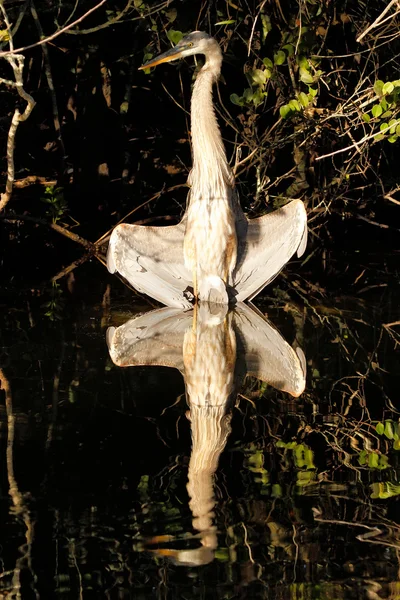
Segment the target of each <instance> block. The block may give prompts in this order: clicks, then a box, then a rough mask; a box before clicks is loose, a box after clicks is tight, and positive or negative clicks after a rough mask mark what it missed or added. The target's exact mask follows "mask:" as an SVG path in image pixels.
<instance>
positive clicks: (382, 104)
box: [381, 98, 388, 112]
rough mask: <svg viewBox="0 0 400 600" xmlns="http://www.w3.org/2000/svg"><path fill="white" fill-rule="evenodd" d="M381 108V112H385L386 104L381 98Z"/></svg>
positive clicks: (384, 99)
mask: <svg viewBox="0 0 400 600" xmlns="http://www.w3.org/2000/svg"><path fill="white" fill-rule="evenodd" d="M381 107H382V110H383V112H385V110H387V109H388V103H387V101H386V98H382V100H381Z"/></svg>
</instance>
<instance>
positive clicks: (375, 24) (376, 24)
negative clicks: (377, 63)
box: [357, 0, 399, 42]
mask: <svg viewBox="0 0 400 600" xmlns="http://www.w3.org/2000/svg"><path fill="white" fill-rule="evenodd" d="M395 4H397V5H399V1H398V0H391V2H389V4H388V5H387V7H386V8H385V9H384V10H383V11H382V12H381V14H380V15H379V17H377V18H376V19H375V21H374V22H373V23H371V25H370V26H369V27H367V29H365V30H364V31H363V33H362V34H361V35H359V36H358V38H357V42H361V40H362V39H363V38H364V37H365V36H366V35H367V33H369V32H370V31H372V29H375V28H376V27H379V25H382V23H383V21H382V18H383V17H384V16H385V15H386V13H387V12H388V11H389V10H390V9H391V8H392V6H394V5H395ZM396 14H397V13H396ZM390 16H392V15H390ZM393 16H394V15H393ZM385 21H386V19H385Z"/></svg>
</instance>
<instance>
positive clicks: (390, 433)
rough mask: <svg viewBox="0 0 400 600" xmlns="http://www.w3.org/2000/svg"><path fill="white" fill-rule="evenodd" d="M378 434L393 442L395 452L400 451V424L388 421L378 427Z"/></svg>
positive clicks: (378, 424)
mask: <svg viewBox="0 0 400 600" xmlns="http://www.w3.org/2000/svg"><path fill="white" fill-rule="evenodd" d="M376 433H377V434H378V435H381V436H384V437H386V438H387V439H388V440H391V441H393V450H400V423H399V422H394V421H393V420H392V419H386V420H385V421H384V422H383V423H382V422H379V423H377V425H376Z"/></svg>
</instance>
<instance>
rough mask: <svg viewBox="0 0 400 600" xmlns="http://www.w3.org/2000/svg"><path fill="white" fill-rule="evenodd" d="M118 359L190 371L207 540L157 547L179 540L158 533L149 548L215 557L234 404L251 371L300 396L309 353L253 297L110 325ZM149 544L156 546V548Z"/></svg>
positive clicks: (192, 466)
mask: <svg viewBox="0 0 400 600" xmlns="http://www.w3.org/2000/svg"><path fill="white" fill-rule="evenodd" d="M107 341H108V346H109V351H110V355H111V358H112V360H113V362H114V363H115V364H116V365H117V366H120V367H128V366H140V365H141V366H143V365H154V366H156V365H159V366H168V367H173V368H176V369H178V370H179V371H180V372H181V373H182V374H183V377H184V380H185V386H186V398H187V403H188V406H189V411H188V413H187V416H188V418H189V420H190V423H191V433H192V452H191V457H190V462H189V471H188V484H187V490H188V494H189V498H190V503H189V506H190V510H191V512H192V515H193V527H194V529H195V530H196V531H197V532H198V534H197V536H196V537H198V538H199V539H200V545H199V547H198V548H194V549H183V550H176V549H172V548H167V549H156V550H155V549H154V550H152V549H151V546H152V545H154V544H159V543H160V542H171V541H174V539H173V538H171V537H170V536H158V537H156V538H152V539H151V540H149V541H148V544H147V549H149V550H150V551H152V552H154V553H156V554H158V555H161V556H168V557H170V558H171V559H172V560H173V561H174V562H176V563H177V564H180V565H202V564H207V563H209V562H211V561H212V560H213V557H214V551H215V550H216V548H217V543H218V541H217V530H216V527H215V525H214V524H213V518H214V512H213V510H214V506H215V497H214V491H213V483H214V474H215V472H216V470H217V467H218V461H219V457H220V455H221V453H222V451H223V450H224V447H225V445H226V441H227V439H228V436H229V434H230V431H231V426H230V421H231V410H232V406H233V403H234V400H235V398H236V395H237V393H238V392H239V388H240V386H241V384H242V382H243V380H244V378H245V377H246V375H252V376H254V377H256V378H257V379H260V380H262V381H265V382H267V383H268V384H270V385H271V386H273V387H274V388H276V389H278V390H282V391H285V392H287V393H289V394H290V395H292V396H294V397H298V396H300V394H301V393H302V392H303V390H304V387H305V357H304V354H303V352H302V351H301V349H300V348H298V349H297V350H296V351H295V350H293V348H292V347H291V346H290V345H289V344H288V343H287V342H286V341H285V340H284V339H283V337H282V336H281V335H280V333H279V332H278V331H277V330H276V329H275V328H274V327H273V326H272V325H271V324H270V323H268V321H267V320H266V319H265V318H264V317H263V316H262V315H261V313H259V312H257V311H256V310H255V309H253V308H251V307H250V306H249V305H247V304H243V303H238V304H237V305H236V306H235V308H234V309H233V310H231V311H229V310H228V307H227V306H224V305H216V304H212V305H211V304H208V303H204V302H203V303H202V304H201V305H200V306H196V307H195V308H194V309H193V310H190V311H183V310H181V309H177V308H162V309H159V310H155V311H152V312H149V313H147V314H145V315H142V316H140V317H137V318H134V319H132V320H130V321H128V322H127V323H125V325H122V326H121V327H118V328H116V329H115V328H110V329H109V330H108V332H107ZM149 546H150V547H149Z"/></svg>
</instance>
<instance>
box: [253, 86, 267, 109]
mask: <svg viewBox="0 0 400 600" xmlns="http://www.w3.org/2000/svg"><path fill="white" fill-rule="evenodd" d="M265 96H266V93H265V92H263V91H262V88H260V87H259V88H257V89H256V91H255V92H254V94H253V98H252V100H253V104H254V106H259V105H260V104H262V102H264V98H265Z"/></svg>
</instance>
